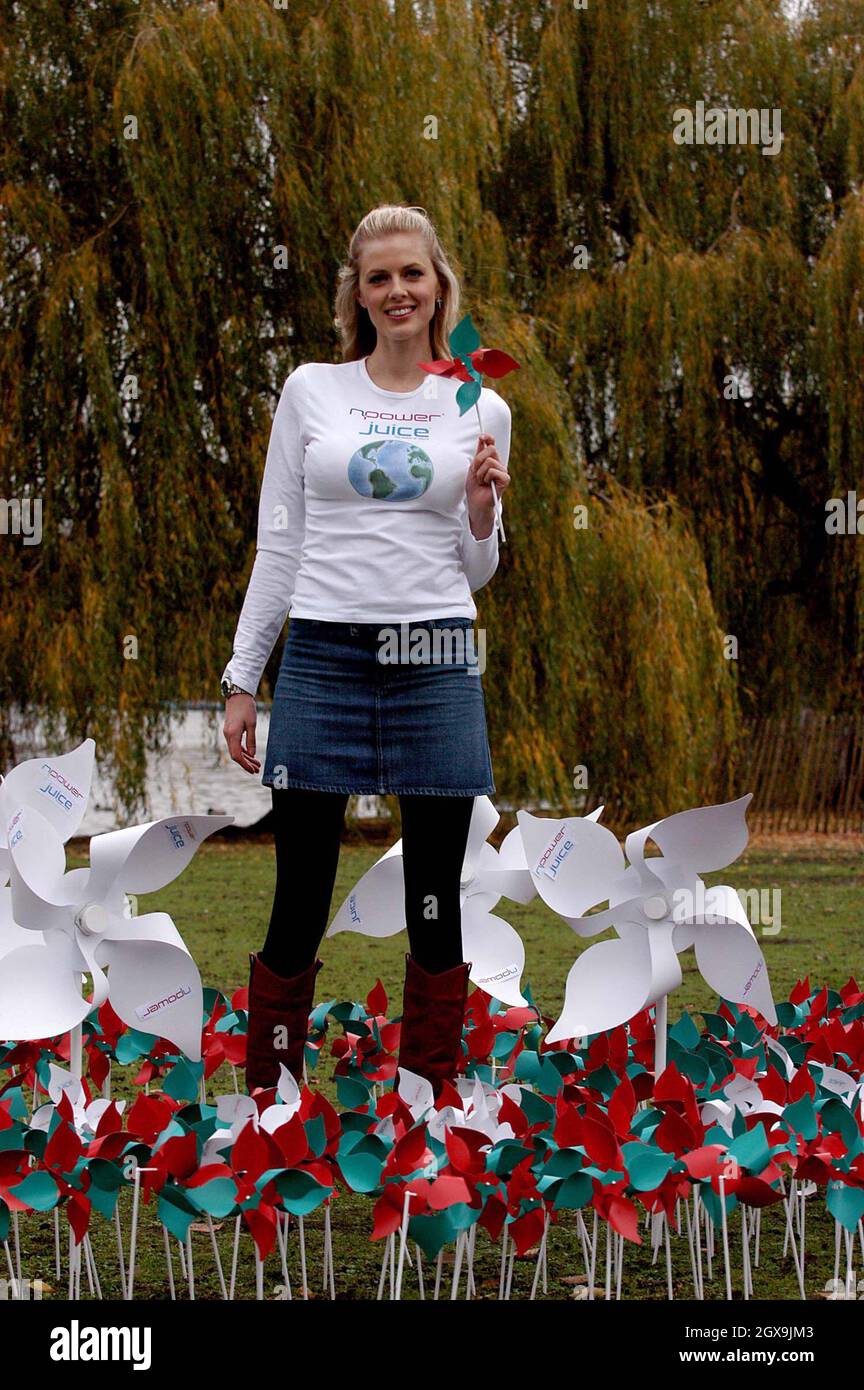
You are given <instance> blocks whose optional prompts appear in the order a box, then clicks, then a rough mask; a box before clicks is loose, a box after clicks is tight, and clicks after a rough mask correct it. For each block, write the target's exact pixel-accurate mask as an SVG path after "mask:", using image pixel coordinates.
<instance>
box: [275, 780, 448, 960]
mask: <svg viewBox="0 0 864 1390" xmlns="http://www.w3.org/2000/svg"><path fill="white" fill-rule="evenodd" d="M270 790H271V796H272V800H273V816H274V821H275V827H274V833H275V841H276V891H275V894H274V897H273V911H272V914H271V917H270V927H269V929H268V932H267V939H266V941H265V942H264V946H263V947H262V950H261V958H262V960H263V961H264V964H265V965H267V966H268V967H269V968H270V969H271V970H273V971H275V973H276V974H277V975H285V976H289V975H298V974H299V973H300V972H301V971H302V970H305V969H306V967H307V966H309V965H311V964H312V962H313V960H314V959H315V957H316V956H317V954H318V947H319V945H320V943H321V939H322V937H323V935H324V932H325V931H326V929H327V922H328V918H329V915H330V902H331V899H332V896H333V885H334V883H335V881H336V866H337V863H338V861H339V847H340V844H341V839H342V828H343V826H344V823H345V808H346V806H347V804H348V796H347V793H346V794H343V793H342V792H319V791H309V790H307V789H306V788H302V787H279V788H277V787H271V789H270ZM399 805H400V807H401V811H402V850H403V854H402V859H403V866H404V871H405V917H406V920H407V924H408V941H409V945H410V949H411V954H412V956H413V957H414V959H415V960H416V961H417V963H418V965H422V966H423V968H424V970H428V971H430V973H432V974H436V973H437V972H439V971H441V970H449V969H451V968H452V967H453V966H454V965H459V964H460V963H461V961H462V959H463V956H462V914H461V909H460V906H459V879H460V876H461V873H462V861H463V859H464V857H465V847H466V845H467V843H468V827H469V825H470V822H471V812H472V810H473V807H474V798H473V796H400V797H399Z"/></svg>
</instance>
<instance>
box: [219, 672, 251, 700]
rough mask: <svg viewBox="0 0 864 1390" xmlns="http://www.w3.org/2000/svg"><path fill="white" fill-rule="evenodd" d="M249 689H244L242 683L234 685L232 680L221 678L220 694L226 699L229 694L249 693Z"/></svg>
mask: <svg viewBox="0 0 864 1390" xmlns="http://www.w3.org/2000/svg"><path fill="white" fill-rule="evenodd" d="M249 694H250V691H248V690H244V689H243V687H242V685H235V684H234V682H233V681H229V680H225V678H224V677H223V678H222V696H223V699H225V700H227V699H228V696H229V695H249Z"/></svg>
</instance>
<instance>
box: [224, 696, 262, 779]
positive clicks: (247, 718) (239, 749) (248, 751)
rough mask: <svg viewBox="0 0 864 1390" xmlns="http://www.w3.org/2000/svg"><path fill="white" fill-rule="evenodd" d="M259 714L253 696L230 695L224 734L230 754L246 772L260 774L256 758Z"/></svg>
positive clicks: (227, 702) (226, 708) (226, 709)
mask: <svg viewBox="0 0 864 1390" xmlns="http://www.w3.org/2000/svg"><path fill="white" fill-rule="evenodd" d="M256 720H257V713H256V710H255V701H254V699H253V697H252V696H251V695H229V696H228V699H227V700H226V701H225V723H224V724H223V725H222V732H223V734H224V735H225V742H226V743H227V744H228V752H229V753H230V754H231V757H232V758H233V760H234V762H235V763H239V764H240V766H241V767H242V769H243V771H244V772H260V770H261V764H260V762H259V761H258V759H257V758H256V757H255V724H256Z"/></svg>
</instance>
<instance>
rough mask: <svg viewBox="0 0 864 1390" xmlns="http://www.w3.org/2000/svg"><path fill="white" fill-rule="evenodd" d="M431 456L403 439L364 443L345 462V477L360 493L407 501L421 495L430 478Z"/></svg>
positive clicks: (431, 472)
mask: <svg viewBox="0 0 864 1390" xmlns="http://www.w3.org/2000/svg"><path fill="white" fill-rule="evenodd" d="M433 475H434V470H433V468H432V460H431V459H430V457H429V455H428V454H424V452H423V450H422V449H418V447H417V445H416V444H411V443H409V442H408V440H406V439H382V440H380V441H379V442H378V443H377V444H364V445H363V447H362V448H361V449H358V450H357V452H356V454H354V455H353V456H352V458H351V461H350V462H349V464H348V481H349V482H350V484H351V486H352V487H353V489H354V491H355V492H359V494H360V496H361V497H374V498H375V500H376V501H378V502H407V501H408V500H409V499H410V498H412V497H422V496H423V493H424V492H425V491H426V489H427V488H428V486H429V484H430V483H431V481H432V478H433Z"/></svg>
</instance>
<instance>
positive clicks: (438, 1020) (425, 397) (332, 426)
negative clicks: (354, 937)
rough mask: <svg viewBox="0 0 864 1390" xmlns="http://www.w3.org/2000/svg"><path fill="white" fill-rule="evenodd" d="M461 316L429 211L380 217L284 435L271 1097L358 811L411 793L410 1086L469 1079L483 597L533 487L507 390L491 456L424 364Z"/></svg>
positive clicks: (269, 968)
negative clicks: (522, 466)
mask: <svg viewBox="0 0 864 1390" xmlns="http://www.w3.org/2000/svg"><path fill="white" fill-rule="evenodd" d="M458 305H459V284H458V281H457V279H456V276H455V274H454V272H453V270H452V269H451V267H450V265H449V264H448V262H447V258H446V256H445V254H444V251H443V249H442V246H441V244H440V242H439V240H438V236H437V234H436V232H435V229H434V227H433V226H432V223H431V222H430V221H429V219H428V217H427V216H426V214H425V212H424V210H423V209H422V208H415V207H403V206H391V205H387V206H382V207H377V208H374V209H373V210H372V211H371V212H369V213H367V214H366V216H365V217H364V218H363V219H362V221H361V222H360V224H359V226H358V227H357V228H356V230H355V232H354V234H353V236H352V237H351V241H350V245H349V249H348V256H347V262H346V263H345V264H344V265H343V266H342V267H341V268H340V271H339V284H338V290H337V294H336V324H337V326H338V329H339V333H340V336H341V342H342V356H343V361H342V362H339V363H330V362H307V363H305V364H303V365H302V366H299V367H297V368H295V370H294V371H293V372H292V373H291V374H290V376H289V377H288V378H287V380H286V381H285V384H284V386H283V389H282V394H281V397H280V400H279V404H278V406H277V409H276V414H275V417H274V420H273V427H272V432H271V437H270V444H269V448H268V451H267V461H266V465H265V469H264V479H263V483H262V487H261V496H260V505H259V515H258V549H257V555H256V559H255V564H254V567H253V570H252V574H251V577H250V580H249V587H248V590H247V593H246V598H245V601H244V604H243V609H242V612H241V614H240V619H239V622H238V625H237V631H236V635H235V639H234V651H233V655H232V657H231V660H230V661H229V663H228V665H227V667H226V669H225V672H224V676H223V681H222V689H223V693H224V695H225V697H226V703H225V722H224V729H223V732H224V735H225V739H226V741H227V744H228V748H229V750H230V753H231V757H232V758H233V759H234V761H235V762H236V763H238V764H239V765H240V767H242V768H243V769H244V771H245V772H247V773H250V774H254V773H257V772H258V771H259V769H260V762H259V760H258V758H257V757H256V749H255V699H254V696H255V693H256V691H257V689H258V683H259V680H260V677H261V673H262V671H263V669H264V666H265V663H266V661H267V659H268V657H269V655H270V652H271V651H272V649H273V646H274V644H275V642H276V639H277V638H278V636H279V634H280V632H281V630H282V627H283V624H284V622H285V618H286V615H287V614H289V611H290V619H291V620H290V623H289V626H288V636H287V639H286V642H285V648H284V654H283V657H282V663H281V666H280V670H279V675H278V678H277V682H276V688H275V691H274V696H273V708H272V713H271V717H270V731H269V737H268V741H267V751H266V756H265V760H264V772H263V777H262V781H263V783H264V784H265V785H267V786H269V787H270V788H271V797H272V803H273V815H274V824H275V846H276V889H275V895H274V901H273V910H272V914H271V918H270V925H269V930H268V932H267V938H266V940H265V942H264V945H263V947H262V949H261V950H260V952H258V953H257V954H253V955H251V956H250V984H249V1034H248V1053H247V1067H246V1081H247V1086H248V1089H249V1090H250V1092H253V1091H254V1090H255V1089H256V1088H257V1087H270V1086H274V1085H275V1084H276V1082H277V1081H278V1078H279V1063H280V1061H281V1062H283V1063H284V1064H285V1065H286V1066H287V1067H288V1068H289V1070H290V1071H291V1072H292V1073H293V1074H294V1076H295V1077H296V1078H297V1079H298V1080H300V1079H301V1078H302V1075H303V1053H304V1045H305V1040H306V1033H307V1028H308V1021H309V1013H310V1010H311V1008H312V1002H313V997H314V991H315V978H316V975H317V973H318V970H319V969H320V968H321V965H322V961H321V960H320V959H318V949H319V945H320V942H321V939H322V937H323V935H324V932H325V930H326V927H327V922H328V918H329V912H330V903H331V898H332V894H333V885H334V882H335V876H336V867H337V862H338V857H339V847H340V843H341V836H342V829H343V825H344V818H345V809H346V805H347V801H348V797H349V796H350V795H352V794H357V793H365V794H376V793H377V794H393V795H396V796H398V797H399V802H400V809H401V814H402V838H403V863H404V873H405V916H406V923H407V928H408V940H409V945H410V951H409V952H406V958H405V960H406V968H405V987H404V995H403V1011H402V1026H401V1035H400V1046H399V1062H398V1065H399V1067H400V1068H401V1069H404V1070H407V1071H410V1072H413V1073H415V1074H417V1075H420V1076H422V1077H425V1078H426V1079H427V1080H428V1081H430V1082H431V1084H432V1087H433V1093H434V1095H435V1096H436V1098H437V1096H438V1095H439V1094H440V1091H441V1087H442V1085H443V1084H444V1081H445V1080H447V1081H451V1082H452V1081H453V1080H455V1076H456V1074H457V1072H458V1070H459V1066H460V1063H461V1060H462V1041H461V1040H462V1021H463V1016H464V1010H465V1002H466V995H467V989H468V974H469V971H470V969H471V963H470V962H465V961H463V959H462V957H463V948H462V935H461V911H460V897H459V879H460V873H461V869H462V862H463V858H464V854H465V848H466V843H467V836H468V826H469V822H470V819H471V811H472V807H473V803H474V797H476V796H483V795H485V794H491V793H493V792H494V790H495V785H494V781H493V776H492V765H491V761H490V756H489V747H488V742H487V736H486V719H485V709H484V701H483V691H482V685H481V676H480V672H479V669H478V662H477V659H476V652H475V651H474V649H473V625H472V624H473V619H474V618H475V617H476V616H477V609H476V607H475V604H474V601H473V599H472V596H471V595H472V591H473V590H476V589H479V588H481V587H482V586H483V585H484V584H486V583H488V581H489V580H490V579H491V577H492V575H493V574H494V573H495V570H496V568H497V565H498V539H497V532H496V529H495V526H494V503H493V496H492V486H491V484H492V482H493V481H494V482H495V484H496V487H497V489H498V494H499V497H500V496H501V495H502V494H503V492H504V491H505V489H506V487H507V485H508V483H509V481H510V479H509V475H508V472H507V461H508V455H509V448H510V410H509V407H508V406H507V404H506V402H505V401H504V400H503V399H502V398H501V397H500V396H499V395H498V394H497V393H496V392H494V391H491V390H488V389H485V388H484V390H483V392H482V398H481V402H480V405H481V413H482V417H483V420H484V422H488V423H489V425H490V427H491V429H492V431H493V433H491V434H481V435H480V436H479V437H478V435H477V428H476V423H472V416H473V414H474V413H473V412H470V413H469V412H466V414H465V415H464V416H461V417H460V414H459V407H458V405H457V404H456V391H457V389H458V386H459V382H458V381H455V380H453V379H449V378H448V379H438V380H435V381H434V382H433V384H432V385H431V386H430V385H429V384H428V383H429V382H430V378H429V377H428V376H427V374H426V373H425V372H424V371H423V370H422V368H421V367H420V366H419V365H418V363H420V362H428V361H429V360H431V359H432V358H434V357H438V358H441V357H449V356H450V352H449V334H450V331H451V330H452V328H453V326H454V324H455V323H456V322H457V320H458V317H459V314H458ZM394 636H395V638H396V641H395V643H394ZM394 651H397V652H398V653H399V659H397V660H394V659H393V656H394ZM424 652H425V658H424V656H423V653H424ZM412 653H413V657H412ZM418 654H419V659H418ZM286 1040H287V1042H286ZM401 1079H402V1078H401V1073H400V1075H399V1076H398V1077H397V1078H395V1080H396V1082H397V1084H398V1082H399V1081H400V1080H401Z"/></svg>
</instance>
